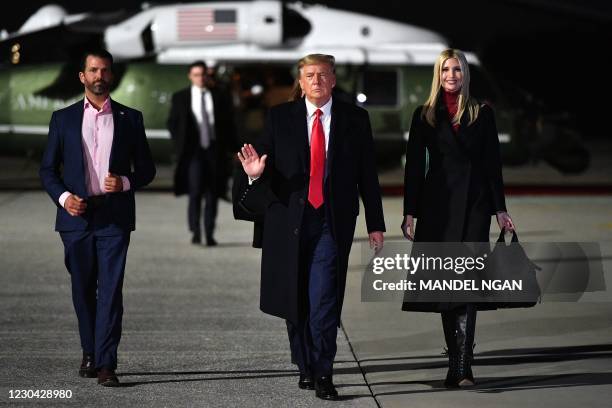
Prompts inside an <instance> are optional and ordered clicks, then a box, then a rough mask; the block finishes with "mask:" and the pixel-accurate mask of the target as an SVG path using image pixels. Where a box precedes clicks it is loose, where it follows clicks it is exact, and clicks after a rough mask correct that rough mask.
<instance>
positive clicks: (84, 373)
mask: <svg viewBox="0 0 612 408" xmlns="http://www.w3.org/2000/svg"><path fill="white" fill-rule="evenodd" d="M79 376H81V377H83V378H96V377H97V376H98V373H97V371H96V362H95V359H94V355H93V354H85V353H83V360H82V361H81V367H79Z"/></svg>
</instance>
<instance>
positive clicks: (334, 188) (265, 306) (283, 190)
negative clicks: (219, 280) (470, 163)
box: [234, 99, 385, 323]
mask: <svg viewBox="0 0 612 408" xmlns="http://www.w3.org/2000/svg"><path fill="white" fill-rule="evenodd" d="M307 132H308V130H307V121H306V104H305V101H304V99H300V100H297V101H294V102H289V103H284V104H281V105H278V106H275V107H273V108H272V109H270V111H269V114H268V117H267V119H266V127H265V132H264V136H263V138H262V140H261V142H260V143H257V144H256V145H255V148H256V150H257V152H258V153H259V154H260V155H261V154H267V155H268V159H267V161H266V169H265V171H264V174H263V175H262V177H260V178H259V179H257V180H256V181H255V182H254V183H253V184H252V185H251V186H248V183H247V184H246V185H245V188H244V190H243V191H242V192H241V193H239V194H237V195H236V196H235V197H234V214H235V215H236V216H237V217H238V218H244V219H248V214H249V213H251V214H260V215H261V218H260V220H262V222H263V235H262V242H261V243H262V258H261V296H260V307H261V310H262V311H263V312H265V313H268V314H271V315H274V316H278V317H282V318H284V319H287V320H290V321H292V322H296V323H297V322H298V321H299V320H300V318H302V317H303V315H302V313H303V311H302V310H301V308H300V297H301V296H303V295H304V294H305V293H307V287H304V285H303V284H302V283H300V276H299V273H300V269H301V262H303V260H302V259H300V256H299V254H300V233H301V232H300V231H301V227H302V216H303V212H304V207H305V205H306V203H307V195H308V181H309V168H310V163H309V161H310V148H309V143H308V133H307ZM326 165H327V166H328V168H327V176H326V179H325V188H324V198H325V203H326V207H327V215H328V217H329V218H330V221H331V230H332V236H333V238H334V240H335V242H336V244H337V247H338V265H337V268H338V269H337V270H338V273H337V277H338V285H337V288H338V296H337V301H338V309H337V310H338V313H340V312H341V309H342V303H343V298H344V289H345V285H346V272H347V268H348V257H349V252H350V249H351V245H352V242H353V235H354V231H355V223H356V219H357V215H358V214H359V196H360V195H361V199H362V201H363V206H364V211H365V218H366V224H367V229H368V232H372V231H385V223H384V217H383V210H382V200H381V196H380V186H379V183H378V175H377V173H376V166H375V154H374V143H373V139H372V131H371V127H370V120H369V117H368V113H367V112H366V111H365V110H364V109H362V108H359V107H357V106H354V105H351V104H348V103H344V102H341V101H339V100H336V99H334V100H333V102H332V117H331V127H330V140H329V147H328V153H327V160H326ZM253 220H254V221H257V217H253Z"/></svg>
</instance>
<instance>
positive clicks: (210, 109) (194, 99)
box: [191, 85, 215, 140]
mask: <svg viewBox="0 0 612 408" xmlns="http://www.w3.org/2000/svg"><path fill="white" fill-rule="evenodd" d="M202 93H203V94H204V100H205V101H206V113H208V123H209V124H210V132H211V134H210V135H209V137H210V139H211V140H213V139H214V138H215V135H214V131H215V107H214V105H213V99H212V95H211V93H210V91H209V90H208V89H206V88H198V87H197V86H195V85H192V86H191V111H192V112H193V115H194V116H195V118H196V121H197V122H198V126H200V129H201V128H202V121H203V119H202ZM200 136H201V135H200Z"/></svg>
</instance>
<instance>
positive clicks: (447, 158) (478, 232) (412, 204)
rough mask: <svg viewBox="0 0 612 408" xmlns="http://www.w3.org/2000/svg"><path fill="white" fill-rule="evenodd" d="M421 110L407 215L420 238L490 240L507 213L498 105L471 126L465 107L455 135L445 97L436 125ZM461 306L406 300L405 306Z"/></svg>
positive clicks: (409, 154)
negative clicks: (496, 221) (494, 223)
mask: <svg viewBox="0 0 612 408" xmlns="http://www.w3.org/2000/svg"><path fill="white" fill-rule="evenodd" d="M440 99H441V98H440ZM422 109H423V107H422V106H421V107H418V108H417V109H416V110H415V112H414V115H413V117H412V124H411V126H410V133H409V138H408V143H407V146H406V167H405V174H404V215H406V214H410V215H412V216H413V217H414V218H416V219H417V222H416V230H415V242H489V229H490V226H491V216H492V215H494V214H496V212H497V211H506V204H505V197H504V184H503V179H502V164H501V157H500V151H499V139H498V135H497V127H496V125H495V117H494V113H493V109H492V108H491V107H490V106H488V105H486V104H483V105H481V106H480V110H479V114H478V117H477V119H476V121H474V122H473V123H472V124H471V125H469V126H468V121H469V120H468V119H469V117H468V113H467V110H466V112H465V113H464V115H463V116H462V118H461V121H460V126H459V129H458V131H457V132H456V133H455V132H454V131H453V129H452V126H451V123H450V120H449V118H448V111H447V110H446V106H445V105H444V104H443V103H442V102H441V101H440V102H439V103H438V104H437V111H436V126H435V127H432V126H431V125H429V124H428V123H427V122H426V121H425V120H424V119H422V118H421V112H422ZM457 306H459V305H458V304H457V303H450V304H445V303H444V304H443V303H440V304H438V303H418V302H404V304H403V306H402V309H403V310H418V311H443V310H448V309H449V308H452V307H457ZM482 308H487V307H486V305H484V306H483V307H482Z"/></svg>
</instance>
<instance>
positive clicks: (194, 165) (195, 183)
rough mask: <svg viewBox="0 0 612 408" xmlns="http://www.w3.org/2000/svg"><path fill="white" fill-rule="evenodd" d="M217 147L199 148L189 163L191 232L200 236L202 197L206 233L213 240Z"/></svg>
mask: <svg viewBox="0 0 612 408" xmlns="http://www.w3.org/2000/svg"><path fill="white" fill-rule="evenodd" d="M215 150H216V147H215V145H214V143H213V144H212V145H211V146H210V147H209V148H208V149H202V148H198V149H197V151H196V152H195V153H194V154H193V156H192V157H191V160H190V161H189V175H188V177H189V206H188V208H187V214H188V221H189V230H190V231H191V232H193V233H196V234H200V233H201V232H200V231H201V228H200V225H201V224H200V223H201V221H200V220H201V217H202V197H204V199H205V201H206V204H205V206H204V233H205V234H206V239H211V238H212V237H213V234H214V231H215V221H216V219H217V206H218V201H219V199H218V197H217V185H216V184H217V182H216V180H217V178H216V161H217V160H216V154H215Z"/></svg>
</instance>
